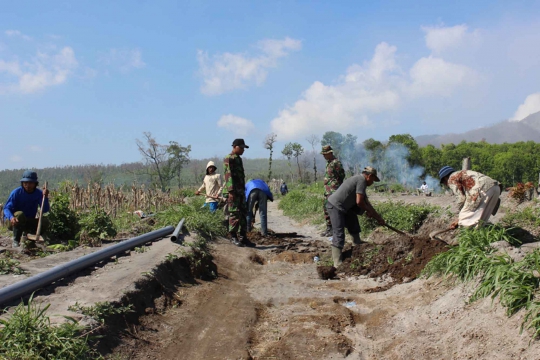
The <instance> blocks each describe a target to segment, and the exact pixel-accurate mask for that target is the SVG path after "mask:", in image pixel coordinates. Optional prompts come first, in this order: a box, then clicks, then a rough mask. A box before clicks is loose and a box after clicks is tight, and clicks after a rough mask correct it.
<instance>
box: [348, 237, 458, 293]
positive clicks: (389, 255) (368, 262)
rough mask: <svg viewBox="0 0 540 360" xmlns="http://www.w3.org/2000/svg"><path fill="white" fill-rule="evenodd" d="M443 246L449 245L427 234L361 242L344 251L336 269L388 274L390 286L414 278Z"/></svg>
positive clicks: (359, 273) (370, 275)
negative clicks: (425, 235) (388, 240)
mask: <svg viewBox="0 0 540 360" xmlns="http://www.w3.org/2000/svg"><path fill="white" fill-rule="evenodd" d="M446 250H448V246H447V245H446V244H444V243H443V242H441V241H433V240H430V239H429V238H426V237H415V238H406V237H400V238H399V239H397V240H394V241H392V242H387V243H385V244H373V243H364V244H361V245H359V246H356V247H354V248H352V249H350V250H347V251H345V252H344V253H343V256H344V259H345V260H344V261H343V264H342V265H341V266H340V267H339V269H338V271H339V272H342V273H345V274H346V275H368V276H369V277H373V278H376V277H381V276H383V275H389V276H390V277H391V278H392V280H393V281H392V283H391V286H392V285H394V284H399V283H403V282H409V281H412V280H414V279H416V278H417V277H418V275H419V274H420V272H421V271H422V269H424V267H425V266H426V264H427V263H428V262H429V260H431V258H432V257H433V256H435V255H437V254H439V253H441V252H444V251H446ZM387 288H388V287H387Z"/></svg>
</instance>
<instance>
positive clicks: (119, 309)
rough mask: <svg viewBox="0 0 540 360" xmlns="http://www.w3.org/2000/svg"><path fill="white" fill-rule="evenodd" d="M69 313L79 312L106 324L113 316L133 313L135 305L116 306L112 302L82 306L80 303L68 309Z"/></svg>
mask: <svg viewBox="0 0 540 360" xmlns="http://www.w3.org/2000/svg"><path fill="white" fill-rule="evenodd" d="M68 310H69V311H73V312H77V313H80V314H83V315H86V316H90V317H91V318H92V319H94V320H96V321H98V322H100V323H101V324H104V323H105V320H106V319H107V318H108V317H109V316H112V315H120V314H126V313H129V312H133V305H131V304H129V305H128V306H115V305H114V304H111V303H110V302H108V301H106V302H97V303H96V304H95V305H94V306H82V305H80V304H79V303H78V302H76V303H75V304H73V305H70V306H69V307H68Z"/></svg>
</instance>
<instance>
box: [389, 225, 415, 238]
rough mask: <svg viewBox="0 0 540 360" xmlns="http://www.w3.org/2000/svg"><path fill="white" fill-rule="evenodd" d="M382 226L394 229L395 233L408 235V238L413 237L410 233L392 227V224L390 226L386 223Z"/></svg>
mask: <svg viewBox="0 0 540 360" xmlns="http://www.w3.org/2000/svg"><path fill="white" fill-rule="evenodd" d="M384 226H386V227H387V228H389V229H390V230H392V231H394V232H396V233H398V234H400V235H403V236H406V237H408V238H409V239H412V238H413V236H412V235H411V234H407V233H404V232H403V231H401V230H398V229H396V228H395V227H393V226H390V225H388V224H385V225H384Z"/></svg>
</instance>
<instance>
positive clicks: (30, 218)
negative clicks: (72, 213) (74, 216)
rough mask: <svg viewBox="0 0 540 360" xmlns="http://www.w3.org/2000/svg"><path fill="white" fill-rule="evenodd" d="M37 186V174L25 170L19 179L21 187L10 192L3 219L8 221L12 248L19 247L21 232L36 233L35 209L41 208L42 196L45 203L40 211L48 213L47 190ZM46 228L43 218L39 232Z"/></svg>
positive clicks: (45, 221)
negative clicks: (11, 233)
mask: <svg viewBox="0 0 540 360" xmlns="http://www.w3.org/2000/svg"><path fill="white" fill-rule="evenodd" d="M38 185H39V182H38V177H37V174H36V173H35V172H34V171H30V170H26V171H25V172H24V173H23V177H22V179H21V186H20V187H18V188H16V189H15V190H13V191H12V192H11V194H10V195H9V198H8V201H7V202H6V205H5V206H4V217H5V219H6V220H8V221H9V223H8V229H9V230H13V245H12V246H13V247H19V245H20V241H21V236H22V235H23V232H24V233H35V232H36V230H37V226H38V219H36V214H37V209H38V206H41V202H42V200H43V197H44V196H45V203H44V205H43V209H42V211H43V213H46V212H48V211H49V190H48V189H47V188H45V189H43V191H41V190H40V189H38V188H37V186H38ZM48 227H49V222H48V219H47V218H45V217H43V218H42V220H41V231H42V232H45V231H47V228H48Z"/></svg>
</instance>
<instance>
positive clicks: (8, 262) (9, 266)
mask: <svg viewBox="0 0 540 360" xmlns="http://www.w3.org/2000/svg"><path fill="white" fill-rule="evenodd" d="M19 264H20V263H19V262H18V261H17V260H15V259H12V258H11V253H10V252H9V251H6V252H5V253H4V257H3V258H1V259H0V275H5V274H16V275H19V274H24V270H23V269H21V268H20V267H19Z"/></svg>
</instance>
